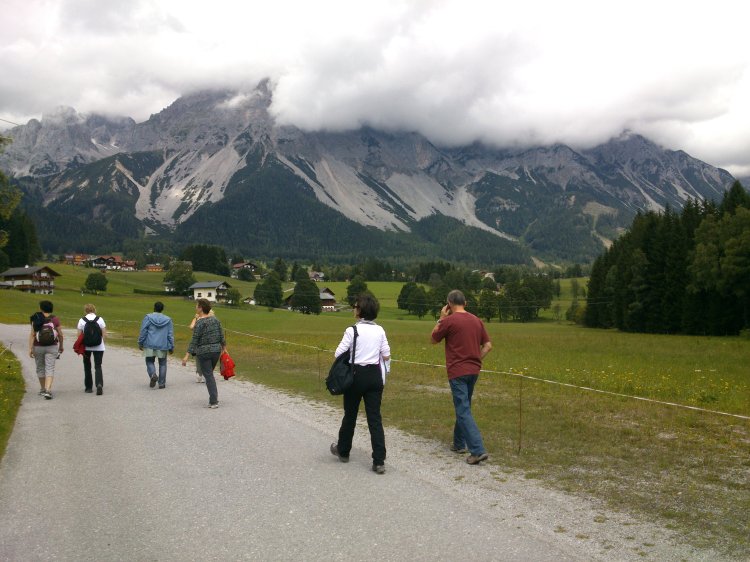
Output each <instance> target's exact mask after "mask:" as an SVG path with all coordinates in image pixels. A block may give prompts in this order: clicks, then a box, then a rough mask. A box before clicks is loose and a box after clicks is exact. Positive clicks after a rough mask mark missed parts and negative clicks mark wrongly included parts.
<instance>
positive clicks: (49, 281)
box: [0, 265, 60, 295]
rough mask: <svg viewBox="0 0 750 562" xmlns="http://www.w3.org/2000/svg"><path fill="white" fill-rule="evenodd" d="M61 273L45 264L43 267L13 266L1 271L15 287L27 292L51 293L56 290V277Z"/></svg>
mask: <svg viewBox="0 0 750 562" xmlns="http://www.w3.org/2000/svg"><path fill="white" fill-rule="evenodd" d="M59 276H60V274H59V273H57V272H56V271H55V270H53V269H51V268H49V267H47V266H46V265H45V266H42V267H29V266H28V265H27V266H26V267H12V268H10V269H7V270H5V271H3V272H2V273H0V277H2V278H3V281H4V282H5V283H8V284H10V285H11V287H12V288H13V289H18V290H19V291H24V292H27V293H38V294H41V295H51V294H52V293H54V292H55V277H59Z"/></svg>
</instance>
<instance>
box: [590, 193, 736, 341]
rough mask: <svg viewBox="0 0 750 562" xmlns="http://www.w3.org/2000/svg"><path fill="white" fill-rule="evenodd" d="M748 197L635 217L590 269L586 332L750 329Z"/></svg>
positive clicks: (712, 332) (717, 332) (732, 195)
mask: <svg viewBox="0 0 750 562" xmlns="http://www.w3.org/2000/svg"><path fill="white" fill-rule="evenodd" d="M749 305H750V195H748V193H747V192H746V191H745V190H744V189H743V188H742V186H741V185H740V183H739V182H735V184H734V185H733V186H732V188H731V189H730V190H729V191H728V192H727V193H726V194H725V196H724V198H723V200H722V202H721V203H720V204H718V205H717V204H715V203H713V202H710V201H704V202H698V201H693V200H690V201H688V202H687V204H686V205H685V207H684V208H683V210H682V212H681V213H677V212H675V211H673V210H671V209H666V210H665V211H664V212H661V213H654V212H648V213H639V214H638V215H637V216H636V217H635V219H634V220H633V224H632V226H631V228H630V230H629V231H628V232H627V233H626V234H625V235H623V236H622V237H621V238H619V239H618V240H617V241H615V242H614V243H613V244H612V246H610V248H609V249H608V250H607V251H606V252H605V253H604V254H603V255H601V256H599V257H598V258H597V259H596V261H595V262H594V264H593V266H592V269H591V278H590V281H589V289H588V295H587V302H586V314H585V324H586V325H587V326H590V327H596V328H612V327H614V328H618V329H620V330H624V331H629V332H647V333H667V334H674V333H685V334H706V335H734V334H738V333H739V332H740V331H741V330H743V329H747V328H749V327H750V310H749V308H750V306H749Z"/></svg>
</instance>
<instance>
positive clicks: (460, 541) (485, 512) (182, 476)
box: [0, 324, 717, 562]
mask: <svg viewBox="0 0 750 562" xmlns="http://www.w3.org/2000/svg"><path fill="white" fill-rule="evenodd" d="M27 329H28V328H27V327H25V326H9V325H2V324H0V340H2V341H3V342H4V343H5V344H6V345H8V344H11V343H12V344H13V348H12V349H13V351H14V352H15V353H16V355H17V356H19V357H20V359H21V362H22V365H23V374H24V377H25V379H26V384H27V391H28V392H27V394H26V396H25V398H24V402H23V404H22V407H21V410H20V412H19V416H18V420H17V422H16V427H15V430H14V432H13V435H12V437H11V439H10V442H9V445H8V449H7V453H6V455H5V458H4V459H3V460H2V463H1V464H0V560H98V561H101V560H219V559H221V560H240V559H246V560H323V559H325V560H463V559H466V558H469V559H472V560H530V561H545V560H554V561H556V562H562V561H565V560H643V559H644V558H646V559H655V560H681V559H690V560H697V559H706V560H715V559H716V558H717V557H716V555H715V554H712V553H699V552H695V551H692V550H690V549H689V548H687V547H684V546H681V545H677V544H674V541H673V540H672V538H671V537H670V535H669V534H668V532H667V531H665V530H663V529H660V528H656V527H654V526H652V525H648V524H642V523H639V522H638V521H635V520H632V519H630V518H628V517H625V516H622V515H615V514H611V513H608V512H606V511H605V510H603V509H600V508H597V506H596V505H594V504H592V503H590V502H586V501H583V500H580V499H575V498H571V497H569V496H566V495H564V494H561V493H557V492H552V491H549V490H545V489H542V488H540V487H539V486H537V485H536V484H534V483H530V482H526V481H524V480H522V479H518V478H515V477H513V476H511V475H508V474H505V473H502V472H501V471H500V469H499V468H498V467H497V466H493V465H485V466H480V467H471V466H468V465H467V464H466V463H465V462H463V458H462V457H457V456H455V455H453V454H452V453H450V452H448V451H446V450H445V445H444V444H440V443H435V442H432V441H427V440H422V439H418V438H414V437H412V436H409V435H405V434H403V433H401V432H398V431H395V430H390V429H386V443H387V446H388V460H387V461H386V467H387V473H386V474H385V475H384V476H379V475H376V474H374V473H373V472H372V471H371V470H370V464H371V461H370V456H369V437H368V435H367V426H366V424H363V423H360V424H358V426H357V433H356V435H355V448H354V450H353V451H352V460H351V462H349V463H348V464H342V463H340V462H338V460H337V459H336V458H335V457H333V456H332V455H331V454H330V453H329V451H328V446H329V444H330V443H331V442H332V441H334V440H335V435H336V432H337V430H338V424H339V422H340V419H341V414H342V412H341V411H339V410H337V409H334V408H330V407H328V406H327V405H321V404H318V403H315V402H311V401H308V400H305V399H301V398H299V397H295V396H288V395H286V394H284V393H280V392H276V391H273V390H269V389H267V388H265V387H262V386H259V385H255V384H252V383H247V382H240V381H229V382H224V381H220V382H219V400H220V402H221V407H220V408H219V409H217V410H211V409H208V408H206V407H205V406H206V405H207V403H208V395H207V392H206V389H205V385H200V384H197V383H196V382H194V377H193V370H192V366H188V367H186V368H184V367H182V366H181V365H180V364H179V362H178V360H177V359H176V358H175V357H170V359H169V372H168V375H167V388H166V389H164V390H159V389H158V388H157V389H151V388H149V386H148V379H147V377H146V374H145V367H144V365H143V360H142V359H141V357H140V355H139V354H138V353H136V352H134V351H132V350H129V349H122V348H116V347H109V348H108V349H107V351H106V352H105V354H104V395H103V396H96V395H95V394H85V393H84V392H83V369H82V366H81V362H80V359H79V358H78V357H77V356H75V354H73V353H72V351H66V352H65V353H64V354H63V357H62V358H61V359H60V360H59V361H58V366H57V373H58V376H57V377H56V380H55V385H54V389H53V392H54V399H53V400H44V399H43V398H41V397H39V396H37V395H36V392H37V390H38V383H37V380H36V375H35V373H34V363H33V360H32V359H30V358H28V356H27V355H26V353H25V351H26V345H27V344H26V337H27ZM68 342H69V345H68V348H70V347H72V346H71V345H70V342H71V339H70V336H69V337H68ZM0 366H2V365H1V364H0ZM385 399H386V400H387V390H386V396H385Z"/></svg>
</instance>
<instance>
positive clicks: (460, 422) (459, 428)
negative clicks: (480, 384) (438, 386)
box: [448, 375, 487, 455]
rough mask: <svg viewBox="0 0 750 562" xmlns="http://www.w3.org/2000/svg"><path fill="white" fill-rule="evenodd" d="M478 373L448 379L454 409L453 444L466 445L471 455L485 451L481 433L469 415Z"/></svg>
mask: <svg viewBox="0 0 750 562" xmlns="http://www.w3.org/2000/svg"><path fill="white" fill-rule="evenodd" d="M478 378H479V375H464V376H463V377H456V378H455V379H449V380H448V382H449V383H450V385H451V394H452V395H453V407H454V408H455V409H456V424H455V425H454V426H453V445H454V446H455V447H456V448H457V449H463V448H464V447H467V448H468V449H469V452H470V453H471V454H472V455H481V454H483V453H486V452H487V451H486V450H485V448H484V441H482V434H481V433H479V427H477V423H476V422H475V421H474V416H472V415H471V396H472V395H473V394H474V385H475V384H476V383H477V379H478Z"/></svg>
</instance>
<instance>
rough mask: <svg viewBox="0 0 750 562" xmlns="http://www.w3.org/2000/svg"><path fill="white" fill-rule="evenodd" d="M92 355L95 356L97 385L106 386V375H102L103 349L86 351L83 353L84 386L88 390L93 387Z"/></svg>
mask: <svg viewBox="0 0 750 562" xmlns="http://www.w3.org/2000/svg"><path fill="white" fill-rule="evenodd" d="M91 355H93V356H94V376H95V377H96V386H104V376H103V375H102V357H104V352H103V351H86V352H84V354H83V386H85V387H86V390H91V389H92V388H93V385H92V382H91Z"/></svg>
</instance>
